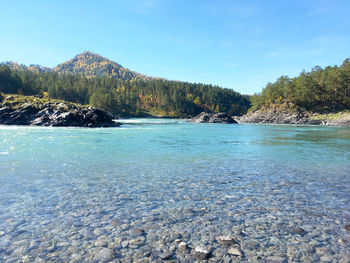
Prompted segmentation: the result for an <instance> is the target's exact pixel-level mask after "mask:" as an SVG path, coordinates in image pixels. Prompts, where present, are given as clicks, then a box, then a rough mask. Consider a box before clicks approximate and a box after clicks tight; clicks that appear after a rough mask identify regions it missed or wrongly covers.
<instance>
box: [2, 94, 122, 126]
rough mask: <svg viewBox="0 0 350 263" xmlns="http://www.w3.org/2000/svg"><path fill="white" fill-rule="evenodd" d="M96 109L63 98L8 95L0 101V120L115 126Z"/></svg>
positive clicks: (103, 113)
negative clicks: (61, 99)
mask: <svg viewBox="0 0 350 263" xmlns="http://www.w3.org/2000/svg"><path fill="white" fill-rule="evenodd" d="M113 119H114V117H113V116H112V115H111V114H109V113H107V112H105V111H102V110H100V109H96V108H93V107H88V106H82V105H78V104H74V103H69V102H65V101H56V100H52V99H40V98H36V97H30V96H20V95H8V96H5V97H4V98H3V101H2V102H1V103H0V124H3V125H34V126H55V127H118V126H120V124H119V123H117V122H115V121H113Z"/></svg>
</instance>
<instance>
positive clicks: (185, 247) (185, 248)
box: [178, 242, 188, 252]
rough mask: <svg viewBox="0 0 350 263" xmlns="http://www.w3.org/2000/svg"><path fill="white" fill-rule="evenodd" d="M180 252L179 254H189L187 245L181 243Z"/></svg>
mask: <svg viewBox="0 0 350 263" xmlns="http://www.w3.org/2000/svg"><path fill="white" fill-rule="evenodd" d="M178 250H179V252H187V251H188V246H187V243H186V242H180V244H179V248H178Z"/></svg>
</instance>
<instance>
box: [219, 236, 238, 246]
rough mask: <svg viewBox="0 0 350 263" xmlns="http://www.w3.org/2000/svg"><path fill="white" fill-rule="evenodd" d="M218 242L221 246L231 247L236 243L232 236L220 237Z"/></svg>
mask: <svg viewBox="0 0 350 263" xmlns="http://www.w3.org/2000/svg"><path fill="white" fill-rule="evenodd" d="M218 241H219V243H220V244H221V245H228V246H230V245H233V244H236V243H237V240H236V239H235V238H234V237H232V236H220V237H218Z"/></svg>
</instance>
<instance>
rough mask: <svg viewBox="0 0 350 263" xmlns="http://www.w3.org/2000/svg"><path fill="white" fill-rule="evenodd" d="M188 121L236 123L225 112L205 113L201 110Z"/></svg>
mask: <svg viewBox="0 0 350 263" xmlns="http://www.w3.org/2000/svg"><path fill="white" fill-rule="evenodd" d="M189 122H196V123H232V124H233V123H237V121H235V120H234V119H233V118H232V117H231V116H229V115H227V113H224V112H219V113H207V112H202V113H201V114H199V115H197V116H196V117H194V118H192V119H190V120H189Z"/></svg>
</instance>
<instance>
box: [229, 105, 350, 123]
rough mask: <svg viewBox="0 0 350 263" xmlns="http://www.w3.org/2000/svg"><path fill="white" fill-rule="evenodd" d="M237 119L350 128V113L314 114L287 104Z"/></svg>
mask: <svg viewBox="0 0 350 263" xmlns="http://www.w3.org/2000/svg"><path fill="white" fill-rule="evenodd" d="M235 119H236V120H237V121H238V122H239V123H270V124H304V125H329V126H350V112H349V111H342V112H334V113H314V112H310V111H307V110H305V109H303V108H301V107H298V106H296V105H294V104H292V103H287V102H285V103H282V104H272V105H269V106H267V107H264V108H262V109H260V110H257V111H254V112H248V113H247V114H245V115H243V116H242V117H235Z"/></svg>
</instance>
